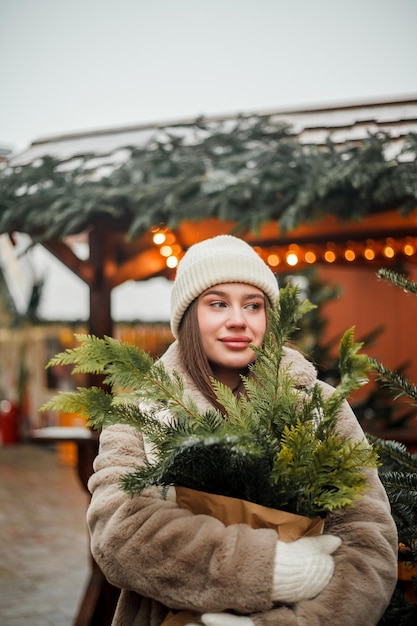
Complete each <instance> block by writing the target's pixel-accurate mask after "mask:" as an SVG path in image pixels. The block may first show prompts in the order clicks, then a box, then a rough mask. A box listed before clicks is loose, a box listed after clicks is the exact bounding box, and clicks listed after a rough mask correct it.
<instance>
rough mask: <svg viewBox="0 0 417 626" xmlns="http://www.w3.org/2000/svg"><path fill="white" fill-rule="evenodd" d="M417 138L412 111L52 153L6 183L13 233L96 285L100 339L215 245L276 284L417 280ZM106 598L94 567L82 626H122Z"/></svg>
mask: <svg viewBox="0 0 417 626" xmlns="http://www.w3.org/2000/svg"><path fill="white" fill-rule="evenodd" d="M283 124H286V125H287V127H285V128H284V126H283ZM410 133H411V134H410ZM412 133H414V135H413V134H412ZM416 133H417V97H411V98H405V99H399V100H394V101H389V102H367V103H351V104H343V105H339V106H329V107H316V108H311V109H292V110H285V111H272V112H268V113H262V114H259V113H257V114H248V115H245V116H230V117H225V118H217V119H215V118H212V119H210V120H191V121H180V122H171V123H166V124H153V125H147V126H138V127H129V128H120V129H109V130H104V131H92V132H88V133H79V134H74V135H67V136H61V137H59V136H58V137H51V138H47V139H41V140H38V141H36V142H34V143H33V144H32V145H31V146H30V147H29V148H28V150H26V151H24V152H23V153H22V154H20V155H15V156H14V157H13V158H12V159H10V160H9V163H8V168H6V169H4V171H3V172H2V173H0V232H3V233H9V234H10V236H11V237H13V233H14V232H16V231H19V232H25V233H28V234H29V235H30V236H31V237H32V238H33V240H34V241H35V242H40V243H41V244H42V245H43V246H44V247H45V248H46V249H47V250H48V251H49V252H51V253H52V254H53V255H54V256H55V257H56V258H58V259H59V260H60V261H61V262H62V263H64V264H65V265H66V266H67V267H68V268H69V269H70V270H71V271H72V272H74V274H76V275H77V276H78V277H79V278H80V279H81V280H82V281H84V282H85V283H86V284H87V285H88V287H89V294H90V315H89V332H90V333H92V334H94V335H97V336H100V337H102V336H104V335H110V336H111V335H112V334H113V320H112V317H111V293H112V290H113V289H114V288H115V287H117V286H118V285H120V284H122V283H124V282H125V281H127V280H134V281H144V280H147V279H149V278H152V277H156V276H165V277H167V278H173V276H174V274H175V266H176V262H177V261H178V259H180V258H181V255H182V254H183V253H184V252H185V251H186V250H187V249H188V248H189V247H190V246H191V245H192V244H194V243H196V242H197V241H201V240H203V239H205V238H207V237H211V236H214V235H216V234H221V233H236V234H238V235H239V236H241V237H243V238H244V239H245V240H247V241H248V242H249V243H251V244H252V245H253V246H254V247H255V248H256V249H257V251H258V252H259V254H260V255H261V256H262V257H263V258H264V259H265V261H266V262H267V263H269V264H270V266H271V268H272V269H273V270H274V271H275V272H277V273H283V272H289V271H291V270H294V269H297V270H298V269H303V268H306V267H311V266H325V267H332V268H342V267H353V266H354V267H356V268H357V269H360V268H365V267H367V268H369V267H374V268H375V269H377V268H379V267H381V266H382V265H383V266H385V267H387V266H395V265H397V264H398V262H399V261H400V262H402V263H406V264H408V265H411V266H414V265H416V263H417V165H416V155H417V150H416V148H417V142H416V141H415V137H416V136H417V135H416ZM413 137H414V143H413V141H412V139H413ZM407 142H408V144H407ZM406 145H408V150H407V152H406V153H405V154H404V153H403V154H402V156H398V155H400V154H401V150H404V146H406ZM155 235H160V240H159V243H158V238H157V237H155ZM74 239H76V240H78V241H79V240H80V239H81V240H82V241H84V242H85V243H87V244H88V248H89V255H88V258H86V259H81V258H80V257H78V256H77V255H76V253H75V251H74V246H73V242H74ZM94 445H96V444H94ZM95 450H96V447H93V448H92V449H90V451H89V452H87V453H86V452H85V450H84V459H83V464H84V467H83V468H82V470H81V472H80V473H81V474H82V475H81V478H82V480H83V483H84V484H85V482H86V479H87V478H88V475H89V471H91V469H90V470H89V469H88V468H91V461H92V458H93V456H94V454H95ZM86 468H87V469H86ZM104 584H105V583H104V580H103V578H102V577H101V576H100V572H99V571H98V570H97V568H96V567H94V568H93V575H92V579H91V581H90V585H89V588H88V591H87V593H86V595H85V598H84V601H83V604H82V607H81V610H80V614H79V616H78V619H77V621H76V624H77V626H84V625H87V624H88V625H89V626H90V625H91V626H92V625H93V624H94V625H95V624H100V625H101V624H107V623H109V622H108V617H106V616H103V614H102V612H100V610H99V609H98V606H99V604H100V602H102V601H103V585H104Z"/></svg>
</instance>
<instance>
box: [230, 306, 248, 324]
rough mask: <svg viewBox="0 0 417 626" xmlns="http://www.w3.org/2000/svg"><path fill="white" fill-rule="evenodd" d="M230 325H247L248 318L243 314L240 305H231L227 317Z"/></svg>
mask: <svg viewBox="0 0 417 626" xmlns="http://www.w3.org/2000/svg"><path fill="white" fill-rule="evenodd" d="M227 325H228V326H231V327H233V326H239V327H242V326H246V319H245V316H244V314H243V311H242V309H241V308H240V307H231V308H230V309H229V316H228V318H227Z"/></svg>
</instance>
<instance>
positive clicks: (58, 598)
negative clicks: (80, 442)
mask: <svg viewBox="0 0 417 626" xmlns="http://www.w3.org/2000/svg"><path fill="white" fill-rule="evenodd" d="M87 504H88V495H87V493H86V492H85V491H83V489H82V487H81V484H80V482H79V480H78V477H77V476H76V473H75V470H74V469H73V468H72V467H71V466H68V465H66V464H64V463H63V462H62V460H61V459H60V457H59V455H58V454H57V452H55V451H54V450H53V449H52V448H47V447H44V446H42V445H40V444H21V445H16V446H4V447H0V624H1V626H71V625H72V624H73V620H74V617H75V616H76V615H77V612H78V607H79V604H80V602H81V598H82V596H83V591H84V588H85V584H86V582H87V580H88V575H89V548H88V534H87V528H86V523H85V512H86V508H87Z"/></svg>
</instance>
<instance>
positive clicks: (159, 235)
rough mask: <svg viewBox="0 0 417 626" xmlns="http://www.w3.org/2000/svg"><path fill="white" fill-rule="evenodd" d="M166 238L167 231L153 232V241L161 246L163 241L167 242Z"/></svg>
mask: <svg viewBox="0 0 417 626" xmlns="http://www.w3.org/2000/svg"><path fill="white" fill-rule="evenodd" d="M165 239H166V235H165V233H163V232H161V231H158V232H156V233H154V234H153V237H152V240H153V242H154V243H155V244H156V245H157V246H160V245H161V244H162V243H164V242H165Z"/></svg>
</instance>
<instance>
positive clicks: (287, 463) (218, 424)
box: [43, 285, 377, 518]
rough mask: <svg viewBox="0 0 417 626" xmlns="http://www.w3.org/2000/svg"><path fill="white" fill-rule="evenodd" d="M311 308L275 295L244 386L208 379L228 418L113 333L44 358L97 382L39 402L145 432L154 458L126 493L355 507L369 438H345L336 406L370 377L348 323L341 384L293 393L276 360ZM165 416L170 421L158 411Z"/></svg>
mask: <svg viewBox="0 0 417 626" xmlns="http://www.w3.org/2000/svg"><path fill="white" fill-rule="evenodd" d="M312 307H313V305H311V303H309V302H308V301H303V302H302V301H301V300H300V297H299V292H298V288H297V287H293V286H290V285H288V286H287V287H285V288H284V289H282V290H281V292H280V297H279V299H278V302H277V306H276V308H274V309H273V310H271V311H270V313H269V316H270V317H269V325H268V332H267V333H266V335H265V340H264V343H263V346H262V347H254V348H253V349H254V351H255V352H256V360H255V362H254V363H253V365H251V367H250V374H249V375H248V376H244V377H242V379H243V385H244V389H245V393H244V394H240V395H239V396H238V397H236V396H235V395H234V394H233V393H232V391H231V390H230V389H229V388H228V387H226V386H225V385H223V384H221V383H220V382H219V381H216V380H213V381H212V384H213V388H214V390H215V393H216V396H217V399H218V401H219V403H220V404H221V405H222V406H223V407H224V409H225V410H224V414H222V413H221V412H220V411H218V410H216V409H214V408H213V409H209V410H206V411H203V412H202V411H200V410H199V409H198V407H197V405H196V403H195V401H194V400H193V398H192V397H190V395H187V394H186V393H185V391H184V386H183V381H182V379H181V377H180V376H179V374H178V373H176V372H173V373H170V372H168V371H167V370H166V369H165V367H164V365H163V364H162V362H161V361H157V362H154V360H153V359H152V358H151V357H150V356H149V355H148V354H147V353H145V352H144V351H141V350H139V349H138V348H136V347H135V346H133V345H131V344H128V343H122V342H119V341H117V340H115V339H112V338H110V337H105V338H104V339H99V338H97V337H94V336H91V335H77V339H78V340H79V345H78V346H77V347H75V348H73V349H68V350H66V351H65V352H62V353H60V354H58V355H56V356H55V357H54V358H53V359H52V360H51V361H50V363H49V365H51V366H52V365H68V364H70V365H73V366H74V367H73V372H74V373H75V372H77V373H93V374H101V375H103V383H104V385H103V387H105V388H99V387H81V388H78V389H77V390H76V391H74V392H61V393H59V394H58V395H57V396H55V397H54V398H53V399H52V400H51V401H50V402H48V403H47V404H46V405H44V407H43V409H51V408H53V409H56V410H59V411H64V412H77V413H80V414H83V415H84V416H86V417H87V418H88V424H89V425H90V426H91V427H92V428H94V429H99V430H100V429H102V428H105V427H106V426H108V425H110V424H116V423H124V424H128V425H131V426H133V427H135V428H137V429H139V430H140V432H141V433H142V434H143V435H144V437H146V439H147V440H148V441H149V442H150V443H151V444H152V446H153V456H154V459H153V461H152V463H150V462H148V463H146V464H145V465H142V466H140V467H138V468H137V469H135V470H134V471H133V472H130V473H128V474H126V475H124V476H123V477H122V485H121V486H122V488H123V489H125V490H126V491H127V492H129V493H130V494H134V493H138V492H141V491H142V490H143V489H145V488H146V487H149V486H151V485H159V486H170V485H175V486H176V487H179V488H181V487H183V488H189V489H192V490H196V491H199V492H203V493H205V494H217V495H219V496H227V497H231V498H236V499H240V500H244V501H247V502H250V503H256V504H258V505H263V506H264V507H268V508H271V509H276V510H280V511H285V512H289V513H294V514H297V515H300V516H307V517H308V518H317V517H325V515H326V514H327V513H328V512H329V511H333V510H335V509H341V508H345V507H351V506H354V503H355V500H356V499H357V498H358V497H360V495H361V494H362V492H363V491H364V489H366V476H365V472H364V470H365V468H369V467H376V465H377V454H376V451H375V450H374V449H373V448H372V446H370V445H369V443H368V442H367V441H366V440H365V439H364V440H362V441H356V442H352V441H351V440H349V439H348V438H346V437H344V436H342V435H341V434H340V433H339V431H338V426H337V418H338V414H339V412H340V410H341V406H342V403H343V402H344V400H345V399H346V398H347V397H348V396H349V395H350V394H351V392H352V391H354V390H355V389H357V388H358V387H359V386H361V385H363V384H364V382H366V381H367V376H366V372H367V370H368V369H370V361H369V359H368V357H366V356H365V355H361V354H358V351H359V349H360V348H361V346H362V344H358V343H355V342H354V337H353V329H350V330H348V331H347V332H346V333H345V334H344V336H343V338H342V340H341V343H340V348H339V365H340V382H339V384H338V385H337V386H336V388H335V391H334V393H333V394H332V395H331V396H330V397H329V396H328V395H324V394H323V390H322V387H321V386H320V384H319V383H318V382H316V384H314V385H313V386H312V387H311V388H305V389H299V388H298V387H297V381H296V380H294V378H293V376H292V374H291V371H290V370H289V369H288V368H286V367H284V366H282V364H281V361H282V357H283V354H284V351H285V344H286V343H287V342H288V340H289V338H290V337H291V335H292V334H293V332H294V330H295V329H296V328H297V322H298V320H299V319H300V318H301V317H302V316H303V315H304V314H305V313H306V312H308V311H309V310H311V308H312ZM161 415H164V416H166V415H168V416H169V418H168V419H166V418H164V419H161Z"/></svg>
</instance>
